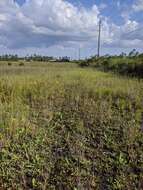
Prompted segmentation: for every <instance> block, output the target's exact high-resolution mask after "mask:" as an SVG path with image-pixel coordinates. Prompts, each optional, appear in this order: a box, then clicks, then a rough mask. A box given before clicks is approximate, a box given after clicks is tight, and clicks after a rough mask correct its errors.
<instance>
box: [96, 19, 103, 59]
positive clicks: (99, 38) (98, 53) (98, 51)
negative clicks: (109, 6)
mask: <svg viewBox="0 0 143 190" xmlns="http://www.w3.org/2000/svg"><path fill="white" fill-rule="evenodd" d="M101 23H102V21H101V19H100V20H99V33H98V49H97V57H100V42H101Z"/></svg>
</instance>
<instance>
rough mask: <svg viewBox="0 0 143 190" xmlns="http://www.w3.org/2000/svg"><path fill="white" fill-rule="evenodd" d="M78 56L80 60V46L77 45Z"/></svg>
mask: <svg viewBox="0 0 143 190" xmlns="http://www.w3.org/2000/svg"><path fill="white" fill-rule="evenodd" d="M78 56H79V61H80V47H79V50H78Z"/></svg>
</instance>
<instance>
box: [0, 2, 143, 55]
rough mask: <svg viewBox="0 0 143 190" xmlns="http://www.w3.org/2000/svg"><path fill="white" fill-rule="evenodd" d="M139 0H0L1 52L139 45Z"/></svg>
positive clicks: (142, 36)
mask: <svg viewBox="0 0 143 190" xmlns="http://www.w3.org/2000/svg"><path fill="white" fill-rule="evenodd" d="M142 18H143V0H124V1H123V0H27V1H25V0H15V1H14V0H1V1H0V54H3V53H18V54H20V55H25V54H32V53H39V54H44V55H45V54H46V55H47V54H48V55H53V56H62V55H63V56H64V55H68V56H71V57H73V58H75V57H77V54H78V53H77V52H78V49H79V47H80V48H81V54H82V56H83V57H86V56H91V55H93V54H96V49H97V35H98V22H99V20H100V19H102V33H101V34H102V35H101V36H102V40H101V42H102V43H101V45H102V46H101V47H102V54H108V53H109V54H118V53H120V52H122V51H124V52H129V51H131V49H133V48H136V49H137V50H139V51H143V46H142V44H143V21H142Z"/></svg>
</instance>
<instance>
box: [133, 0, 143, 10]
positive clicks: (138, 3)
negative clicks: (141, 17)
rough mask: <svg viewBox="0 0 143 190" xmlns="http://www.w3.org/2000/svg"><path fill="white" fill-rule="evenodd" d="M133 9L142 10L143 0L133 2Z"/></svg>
mask: <svg viewBox="0 0 143 190" xmlns="http://www.w3.org/2000/svg"><path fill="white" fill-rule="evenodd" d="M133 10H134V11H135V12H139V11H143V0H137V1H136V2H135V3H134V4H133Z"/></svg>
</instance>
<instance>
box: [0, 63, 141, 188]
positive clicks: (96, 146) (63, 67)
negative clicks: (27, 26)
mask: <svg viewBox="0 0 143 190" xmlns="http://www.w3.org/2000/svg"><path fill="white" fill-rule="evenodd" d="M0 74H1V75H0V187H1V188H2V189H49V190H54V189H58V190H64V189H66V190H68V189H69V190H70V189H71V190H72V189H74V190H79V189H82V190H83V189H97V190H98V189H107V190H108V189H109V190H111V189H121V190H122V189H129V190H132V189H133V190H135V189H137V190H138V189H142V180H143V148H142V147H143V132H142V131H141V123H142V112H143V81H142V80H140V81H139V80H137V79H130V78H127V77H126V78H125V77H124V78H121V77H119V76H116V75H113V74H110V73H103V72H99V71H96V70H93V69H90V68H89V69H81V68H79V67H77V66H76V64H69V63H68V64H56V63H38V62H37V63H26V64H25V65H24V66H19V64H17V63H13V64H12V65H11V66H7V63H3V64H1V66H0Z"/></svg>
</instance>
